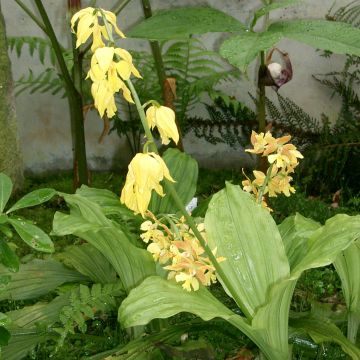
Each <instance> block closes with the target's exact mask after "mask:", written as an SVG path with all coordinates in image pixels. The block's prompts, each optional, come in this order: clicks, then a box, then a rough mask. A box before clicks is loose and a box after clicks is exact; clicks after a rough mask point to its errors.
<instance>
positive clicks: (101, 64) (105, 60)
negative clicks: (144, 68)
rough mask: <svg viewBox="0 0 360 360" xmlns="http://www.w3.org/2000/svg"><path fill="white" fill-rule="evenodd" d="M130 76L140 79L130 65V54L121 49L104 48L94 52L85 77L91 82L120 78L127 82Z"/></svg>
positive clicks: (138, 74) (133, 67) (131, 64)
mask: <svg viewBox="0 0 360 360" xmlns="http://www.w3.org/2000/svg"><path fill="white" fill-rule="evenodd" d="M117 58H118V59H117ZM131 74H133V75H134V76H135V77H137V78H141V75H140V73H139V72H138V70H137V69H136V68H135V66H134V65H133V63H132V56H131V55H130V53H129V52H128V51H126V50H124V49H121V48H114V47H107V46H105V47H102V48H99V49H97V50H96V51H95V52H94V55H93V56H92V58H91V67H90V70H89V72H88V75H87V77H90V78H91V80H92V81H98V80H101V79H104V78H108V79H109V81H111V79H110V77H112V78H116V77H117V78H119V77H120V78H121V79H122V80H128V79H129V78H130V76H131Z"/></svg>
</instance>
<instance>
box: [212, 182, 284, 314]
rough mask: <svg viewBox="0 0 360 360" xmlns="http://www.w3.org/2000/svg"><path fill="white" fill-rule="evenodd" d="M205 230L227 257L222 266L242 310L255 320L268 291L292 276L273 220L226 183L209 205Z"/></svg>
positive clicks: (264, 211)
mask: <svg viewBox="0 0 360 360" xmlns="http://www.w3.org/2000/svg"><path fill="white" fill-rule="evenodd" d="M205 229H206V233H207V238H208V244H209V246H210V248H211V249H214V248H217V254H216V255H217V256H224V257H225V258H226V260H225V261H223V262H221V263H220V267H221V268H222V270H223V271H224V272H225V273H226V275H227V277H228V280H229V281H231V284H232V286H233V288H234V289H235V292H236V294H237V297H238V298H240V301H241V304H238V305H239V307H240V308H241V309H242V310H243V311H244V313H245V314H247V316H249V317H250V318H252V317H253V316H254V314H255V311H256V309H257V308H258V307H259V306H261V305H263V304H265V303H266V301H267V293H268V290H269V288H270V287H271V286H272V285H273V284H275V283H276V282H278V281H279V280H281V279H283V278H286V277H288V276H289V264H288V260H287V257H286V254H285V249H284V245H283V243H282V240H281V237H280V233H279V231H278V229H277V226H276V224H275V222H274V220H273V218H272V217H271V215H270V214H269V212H268V211H267V210H265V209H263V208H262V207H261V206H260V205H259V204H256V203H255V201H254V199H253V198H252V197H251V196H250V195H249V194H247V193H245V192H244V191H243V190H242V189H241V188H240V186H235V185H231V184H230V183H227V184H226V188H225V189H223V190H221V191H220V192H218V193H217V194H215V195H214V196H213V198H212V200H211V202H210V204H209V208H208V210H207V213H206V216H205ZM220 281H221V279H220ZM232 296H233V297H235V296H234V294H232Z"/></svg>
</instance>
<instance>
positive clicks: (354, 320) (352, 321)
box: [347, 311, 360, 344]
mask: <svg viewBox="0 0 360 360" xmlns="http://www.w3.org/2000/svg"><path fill="white" fill-rule="evenodd" d="M359 325H360V317H359V315H357V314H356V313H353V312H351V311H350V312H349V314H348V326H347V338H348V339H349V341H351V342H352V343H353V344H356V338H357V333H358V330H359Z"/></svg>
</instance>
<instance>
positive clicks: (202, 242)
mask: <svg viewBox="0 0 360 360" xmlns="http://www.w3.org/2000/svg"><path fill="white" fill-rule="evenodd" d="M103 19H104V23H105V24H106V23H107V20H106V18H105V16H104V15H103ZM108 35H109V40H110V41H114V40H113V38H112V36H111V32H110V31H108ZM126 84H127V86H128V87H129V89H130V91H131V94H132V96H133V99H134V102H135V106H136V109H137V111H138V113H139V116H140V120H141V124H142V126H143V128H144V131H145V136H146V138H147V141H148V143H149V145H148V146H149V147H151V149H152V151H153V152H154V153H156V154H159V151H158V149H157V146H156V143H155V142H154V138H153V136H152V133H151V131H150V128H149V125H148V123H147V120H146V115H145V110H144V107H143V105H142V104H141V101H140V99H139V96H138V94H137V91H136V89H135V87H134V85H133V83H132V81H131V80H130V79H128V80H126ZM165 189H166V192H168V193H169V194H170V195H171V197H172V198H173V200H174V202H175V204H176V205H177V207H178V209H179V211H180V212H181V213H182V215H183V216H184V218H185V220H186V222H187V223H188V225H189V226H190V229H191V230H192V231H193V233H194V235H195V236H196V238H197V239H198V240H199V242H200V245H201V246H202V247H203V248H204V250H205V252H206V255H207V256H208V257H209V259H210V261H211V263H212V264H213V266H214V268H215V270H216V272H217V274H218V275H219V277H220V278H221V280H222V281H223V282H224V284H225V286H226V288H227V289H228V290H229V292H230V293H231V295H232V297H233V298H234V300H235V301H236V303H237V304H238V305H239V306H240V307H241V308H242V309H243V311H245V312H246V308H245V306H241V305H242V301H241V299H240V297H239V296H238V294H237V292H236V291H235V289H234V287H233V286H232V283H231V281H230V280H229V279H228V278H227V275H226V274H225V272H224V271H223V270H222V268H221V267H220V265H219V263H218V261H217V260H216V257H215V255H214V254H213V252H212V251H211V249H210V247H209V246H208V244H207V243H206V240H205V239H204V238H203V237H202V235H201V234H200V232H199V230H198V229H197V226H196V224H195V222H194V220H193V218H192V217H191V216H190V215H189V213H188V212H187V211H186V209H185V206H184V204H183V202H182V200H181V199H180V197H179V195H178V193H177V191H176V189H175V186H174V184H173V183H172V182H171V181H168V180H165ZM245 315H246V317H248V318H249V319H251V315H250V313H247V312H246V313H245Z"/></svg>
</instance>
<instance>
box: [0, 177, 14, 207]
mask: <svg viewBox="0 0 360 360" xmlns="http://www.w3.org/2000/svg"><path fill="white" fill-rule="evenodd" d="M12 188H13V185H12V181H11V179H10V178H9V177H8V176H7V175H5V174H4V173H0V213H2V212H3V210H4V208H5V205H6V204H7V202H8V200H9V198H10V195H11V192H12Z"/></svg>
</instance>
